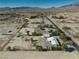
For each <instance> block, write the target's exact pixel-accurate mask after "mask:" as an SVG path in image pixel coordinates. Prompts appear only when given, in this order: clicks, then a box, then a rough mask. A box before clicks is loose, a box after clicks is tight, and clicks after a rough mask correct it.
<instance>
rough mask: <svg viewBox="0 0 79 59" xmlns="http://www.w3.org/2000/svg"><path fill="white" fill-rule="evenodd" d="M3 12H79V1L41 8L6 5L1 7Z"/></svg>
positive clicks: (0, 9)
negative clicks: (56, 6) (57, 6)
mask: <svg viewBox="0 0 79 59" xmlns="http://www.w3.org/2000/svg"><path fill="white" fill-rule="evenodd" d="M2 12H4V13H5V12H15V13H22V12H23V13H37V12H39V13H40V12H45V13H46V14H56V13H60V12H79V3H75V4H69V5H64V6H62V7H59V8H55V7H51V8H39V7H14V8H10V7H4V8H0V13H2Z"/></svg>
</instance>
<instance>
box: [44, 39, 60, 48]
mask: <svg viewBox="0 0 79 59" xmlns="http://www.w3.org/2000/svg"><path fill="white" fill-rule="evenodd" d="M46 41H47V42H48V44H49V43H50V46H51V47H58V46H59V42H58V41H57V39H56V38H54V37H49V38H47V40H46Z"/></svg>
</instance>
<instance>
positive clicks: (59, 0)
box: [0, 0, 77, 8]
mask: <svg viewBox="0 0 79 59" xmlns="http://www.w3.org/2000/svg"><path fill="white" fill-rule="evenodd" d="M76 1H77V0H0V7H23V6H24V7H41V8H49V7H60V6H63V5H67V4H71V3H74V2H76Z"/></svg>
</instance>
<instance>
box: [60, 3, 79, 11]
mask: <svg viewBox="0 0 79 59" xmlns="http://www.w3.org/2000/svg"><path fill="white" fill-rule="evenodd" d="M59 9H63V10H64V11H70V12H79V4H78V3H76V4H69V5H65V6H62V7H60V8H59Z"/></svg>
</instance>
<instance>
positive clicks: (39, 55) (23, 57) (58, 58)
mask: <svg viewBox="0 0 79 59" xmlns="http://www.w3.org/2000/svg"><path fill="white" fill-rule="evenodd" d="M0 59H79V56H78V55H76V54H73V53H69V52H63V51H62V52H61V51H49V52H35V51H34V52H33V51H26V52H25V51H17V52H8V51H7V52H0Z"/></svg>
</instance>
